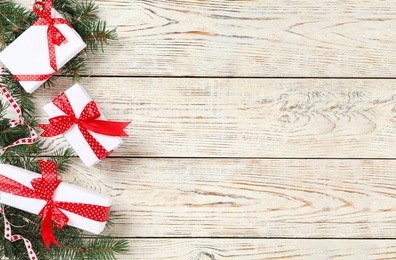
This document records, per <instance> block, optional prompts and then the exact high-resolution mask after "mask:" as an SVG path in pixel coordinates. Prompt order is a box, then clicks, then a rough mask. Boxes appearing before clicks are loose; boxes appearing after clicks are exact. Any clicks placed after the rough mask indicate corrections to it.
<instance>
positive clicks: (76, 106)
mask: <svg viewBox="0 0 396 260" xmlns="http://www.w3.org/2000/svg"><path fill="white" fill-rule="evenodd" d="M44 111H45V112H46V113H47V114H48V115H49V116H50V117H51V118H50V119H49V121H50V124H39V126H40V127H41V128H42V129H43V130H44V132H43V133H42V134H41V136H43V137H50V136H56V135H59V134H63V136H64V137H65V138H66V140H67V141H68V142H69V143H70V145H71V146H72V147H73V149H74V150H75V152H76V153H77V155H78V156H79V157H80V158H81V160H82V161H83V162H84V163H85V165H87V166H92V165H94V164H95V163H97V162H99V161H100V160H102V159H103V158H105V157H106V156H107V155H108V154H109V153H111V152H112V151H113V150H114V149H116V148H117V147H118V146H120V145H121V144H122V143H123V141H122V139H121V138H120V137H119V136H127V134H126V133H125V132H124V128H125V127H126V126H127V125H128V124H129V123H130V122H113V121H106V118H105V117H104V116H103V114H102V113H101V112H100V111H99V109H98V108H97V106H96V104H95V102H94V101H93V100H92V99H91V98H90V96H89V95H88V94H87V92H86V91H85V90H84V88H83V87H82V86H81V85H79V84H75V85H74V86H72V87H71V88H69V89H68V90H66V91H65V92H64V93H62V94H61V95H59V96H58V97H57V98H55V99H54V100H53V101H52V102H51V103H49V104H47V105H46V106H44Z"/></svg>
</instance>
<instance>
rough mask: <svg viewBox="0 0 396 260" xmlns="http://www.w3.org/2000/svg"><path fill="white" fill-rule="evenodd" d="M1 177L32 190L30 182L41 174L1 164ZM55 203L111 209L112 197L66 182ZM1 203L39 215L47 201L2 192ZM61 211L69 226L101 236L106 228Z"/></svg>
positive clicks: (60, 185)
mask: <svg viewBox="0 0 396 260" xmlns="http://www.w3.org/2000/svg"><path fill="white" fill-rule="evenodd" d="M0 175H3V176H5V177H8V178H10V179H12V180H14V181H17V182H19V183H21V184H23V185H24V186H26V187H29V188H32V189H33V187H32V185H31V183H30V182H31V181H32V180H33V179H35V178H39V177H41V175H40V174H37V173H35V172H31V171H27V170H25V169H22V168H18V167H15V166H12V165H7V164H0ZM53 201H63V202H76V203H85V204H93V205H99V206H105V207H110V205H111V198H110V197H108V196H106V195H103V194H100V193H97V192H94V191H91V190H87V189H84V188H81V187H79V186H76V185H72V184H70V183H66V182H61V183H60V184H59V186H58V187H57V189H56V190H55V193H54V197H53ZM0 203H4V204H6V205H9V206H11V207H14V208H18V209H21V210H24V211H27V212H30V213H33V214H36V215H38V214H39V213H40V211H41V209H42V208H43V207H44V206H45V204H46V201H44V200H40V199H33V198H26V197H22V196H17V195H13V194H10V193H6V192H0ZM60 210H61V211H62V212H63V213H64V214H65V215H66V216H67V217H68V218H69V222H68V223H67V224H68V225H70V226H73V227H76V228H80V229H82V230H85V231H89V232H91V233H94V234H99V233H100V232H102V231H103V229H104V228H105V225H106V222H99V221H96V220H92V219H89V218H85V217H82V216H80V215H77V214H74V213H71V212H68V211H66V210H63V209H60Z"/></svg>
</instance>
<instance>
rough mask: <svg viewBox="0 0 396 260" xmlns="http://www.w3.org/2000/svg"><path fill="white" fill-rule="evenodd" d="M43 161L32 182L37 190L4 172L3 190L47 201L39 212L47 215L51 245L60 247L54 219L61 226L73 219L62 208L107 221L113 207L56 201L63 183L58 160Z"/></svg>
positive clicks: (44, 230) (45, 235)
mask: <svg viewBox="0 0 396 260" xmlns="http://www.w3.org/2000/svg"><path fill="white" fill-rule="evenodd" d="M39 163H40V168H41V173H42V177H40V178H35V179H33V180H32V181H31V184H32V186H33V189H31V188H29V187H27V186H24V185H23V184H21V183H19V182H17V181H14V180H12V179H10V178H8V177H5V176H3V175H0V191H2V192H7V193H11V194H14V195H17V196H22V197H27V198H34V199H41V200H45V201H46V202H47V203H46V204H45V206H44V207H43V208H42V209H41V211H40V213H39V216H42V217H43V220H42V225H41V235H42V238H43V241H44V244H45V246H46V247H47V248H49V247H50V244H51V242H52V243H53V244H55V245H57V246H59V243H58V242H57V241H56V239H55V236H54V233H53V229H52V221H54V223H55V225H56V227H57V228H62V227H64V226H66V225H67V223H68V221H69V218H68V217H67V216H66V215H65V214H64V213H63V212H62V211H61V210H60V209H63V210H66V211H69V212H72V213H75V214H78V215H80V216H83V217H85V218H89V219H92V220H95V221H99V222H105V221H106V220H107V219H108V217H109V214H110V207H105V206H99V205H92V204H85V203H75V202H60V201H53V196H54V192H55V190H56V188H57V187H58V185H59V184H60V181H59V180H58V178H57V171H56V166H55V163H54V161H48V162H45V161H42V160H39Z"/></svg>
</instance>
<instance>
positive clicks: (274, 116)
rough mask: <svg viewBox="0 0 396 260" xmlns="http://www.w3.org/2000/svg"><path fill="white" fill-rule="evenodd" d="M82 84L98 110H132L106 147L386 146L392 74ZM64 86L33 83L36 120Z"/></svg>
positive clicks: (329, 149)
mask: <svg viewBox="0 0 396 260" xmlns="http://www.w3.org/2000/svg"><path fill="white" fill-rule="evenodd" d="M82 85H83V86H84V87H85V88H86V89H87V91H88V93H89V94H90V95H91V96H92V98H93V99H94V100H95V101H96V102H97V103H98V106H99V107H100V108H101V109H102V110H103V111H104V113H105V115H106V117H107V118H108V119H112V120H126V119H127V120H132V124H131V126H130V127H129V128H128V129H127V132H128V133H129V134H130V137H129V138H124V141H125V145H123V146H121V147H120V148H119V149H118V150H117V151H116V152H115V153H114V154H113V155H114V156H140V157H142V156H143V157H144V156H160V157H169V156H172V157H283V158H285V157H288V158H290V157H299V158H301V157H309V158H313V157H315V158H323V157H326V158H394V157H395V155H396V139H395V136H396V112H395V111H396V110H395V107H396V98H395V97H396V96H395V93H396V80H386V79H382V80H378V79H371V80H367V79H365V80H359V79H213V78H210V79H188V78H117V77H116V78H104V77H99V78H96V77H95V78H94V77H90V78H86V79H84V80H83V81H82ZM69 86H71V83H70V82H69V81H67V80H60V81H57V86H56V87H54V88H51V89H39V90H38V91H37V94H36V97H37V106H38V116H40V117H42V118H41V120H42V122H46V120H47V118H48V117H47V116H46V114H45V113H44V112H43V110H42V109H41V107H42V106H43V105H45V104H46V103H47V102H49V100H51V99H52V98H53V97H55V96H57V95H58V94H59V93H60V92H61V91H63V90H65V89H66V88H68V87H69ZM45 142H46V145H47V146H48V147H51V149H54V148H57V147H62V146H64V145H66V142H64V139H63V138H50V139H46V140H45Z"/></svg>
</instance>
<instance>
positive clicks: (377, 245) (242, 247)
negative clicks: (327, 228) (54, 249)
mask: <svg viewBox="0 0 396 260" xmlns="http://www.w3.org/2000/svg"><path fill="white" fill-rule="evenodd" d="M129 241H130V248H129V252H128V253H127V254H126V255H118V256H117V259H134V260H152V259H158V260H162V259H171V260H225V259H226V260H264V259H266V260H268V259H271V260H274V259H301V260H307V259H315V260H318V259H348V260H362V259H378V260H379V259H382V260H384V259H395V258H396V241H394V240H331V239H330V240H318V239H315V240H312V239H310V240H306V239H276V240H274V239H130V240H129Z"/></svg>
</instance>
